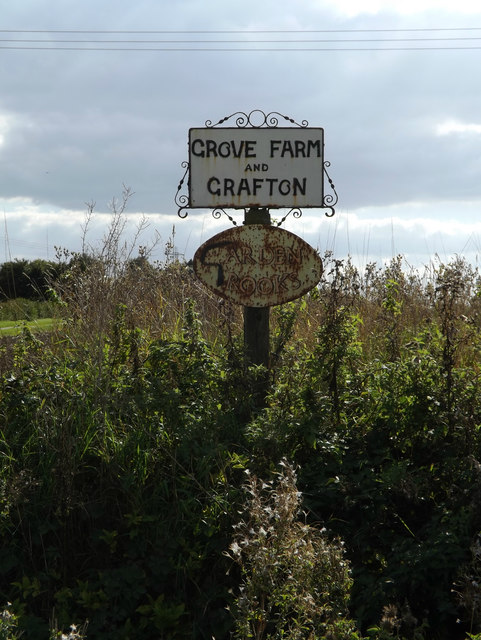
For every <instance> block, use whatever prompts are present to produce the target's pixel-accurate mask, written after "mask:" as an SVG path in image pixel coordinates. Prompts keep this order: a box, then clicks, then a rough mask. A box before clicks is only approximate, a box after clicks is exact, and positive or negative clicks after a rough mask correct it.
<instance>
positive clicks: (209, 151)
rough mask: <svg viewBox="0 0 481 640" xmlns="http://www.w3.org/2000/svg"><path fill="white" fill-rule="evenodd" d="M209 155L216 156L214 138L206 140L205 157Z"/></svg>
mask: <svg viewBox="0 0 481 640" xmlns="http://www.w3.org/2000/svg"><path fill="white" fill-rule="evenodd" d="M211 156H213V157H214V158H217V145H216V143H215V140H206V143H205V157H207V158H210V157H211Z"/></svg>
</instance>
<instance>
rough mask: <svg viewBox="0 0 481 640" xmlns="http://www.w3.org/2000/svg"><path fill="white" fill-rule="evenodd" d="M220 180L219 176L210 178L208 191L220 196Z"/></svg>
mask: <svg viewBox="0 0 481 640" xmlns="http://www.w3.org/2000/svg"><path fill="white" fill-rule="evenodd" d="M219 185H220V180H219V178H215V177H212V178H209V180H208V181H207V191H208V192H209V193H211V194H212V195H213V196H220V186H219Z"/></svg>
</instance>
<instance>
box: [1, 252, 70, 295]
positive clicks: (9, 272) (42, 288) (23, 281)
mask: <svg viewBox="0 0 481 640" xmlns="http://www.w3.org/2000/svg"><path fill="white" fill-rule="evenodd" d="M63 270H65V266H64V265H61V264H59V263H56V262H51V261H49V260H40V259H37V260H25V259H17V260H13V261H10V262H4V263H3V264H2V265H0V296H1V297H3V298H27V299H29V300H38V299H41V298H43V297H44V296H45V294H46V291H47V289H48V288H49V287H50V286H51V283H52V280H54V279H56V278H57V277H58V276H59V275H60V273H61V272H62V271H63Z"/></svg>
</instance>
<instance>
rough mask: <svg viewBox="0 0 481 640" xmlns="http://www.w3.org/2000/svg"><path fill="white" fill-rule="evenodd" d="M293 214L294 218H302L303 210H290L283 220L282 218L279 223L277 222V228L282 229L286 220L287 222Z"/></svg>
mask: <svg viewBox="0 0 481 640" xmlns="http://www.w3.org/2000/svg"><path fill="white" fill-rule="evenodd" d="M291 213H292V216H293V217H294V218H300V217H301V216H302V209H299V207H294V208H293V209H289V211H288V212H287V213H286V215H285V216H284V217H283V218H281V219H280V220H279V222H276V226H277V227H280V226H281V224H282V223H283V222H284V221H285V220H287V218H288V217H289V216H290V215H291Z"/></svg>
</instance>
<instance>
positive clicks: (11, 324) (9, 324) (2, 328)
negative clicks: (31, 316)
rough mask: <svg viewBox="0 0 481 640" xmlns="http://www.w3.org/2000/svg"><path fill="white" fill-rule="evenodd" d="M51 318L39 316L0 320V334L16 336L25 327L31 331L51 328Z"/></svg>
mask: <svg viewBox="0 0 481 640" xmlns="http://www.w3.org/2000/svg"><path fill="white" fill-rule="evenodd" d="M52 325H53V319H52V318H39V319H38V320H24V321H19V320H15V321H14V320H0V335H4V336H18V335H19V334H20V333H22V331H23V328H24V327H27V328H28V329H30V330H31V331H34V332H35V331H48V330H49V329H51V328H52Z"/></svg>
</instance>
